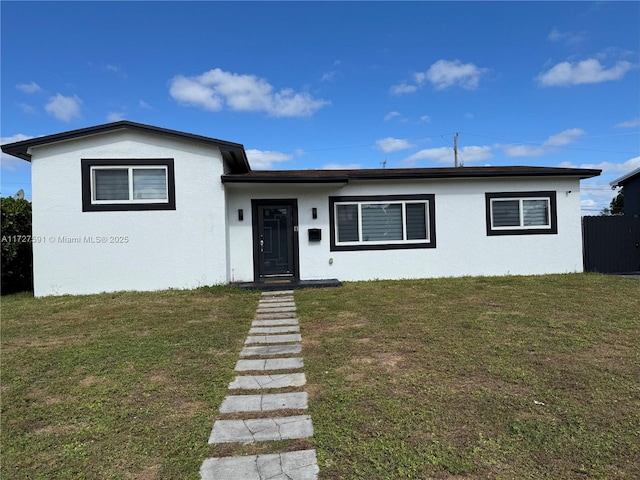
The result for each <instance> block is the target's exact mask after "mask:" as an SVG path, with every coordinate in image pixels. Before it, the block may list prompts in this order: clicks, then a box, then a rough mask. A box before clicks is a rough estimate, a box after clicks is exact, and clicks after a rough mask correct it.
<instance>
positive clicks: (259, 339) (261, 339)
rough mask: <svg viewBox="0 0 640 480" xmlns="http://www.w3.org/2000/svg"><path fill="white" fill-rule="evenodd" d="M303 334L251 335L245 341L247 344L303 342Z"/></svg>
mask: <svg viewBox="0 0 640 480" xmlns="http://www.w3.org/2000/svg"><path fill="white" fill-rule="evenodd" d="M301 341H302V336H301V335H300V334H299V333H291V334H284V335H249V336H248V337H247V339H246V340H245V341H244V344H245V345H249V344H251V343H292V342H298V343H299V342H301Z"/></svg>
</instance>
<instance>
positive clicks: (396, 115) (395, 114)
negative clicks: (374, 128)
mask: <svg viewBox="0 0 640 480" xmlns="http://www.w3.org/2000/svg"><path fill="white" fill-rule="evenodd" d="M394 118H398V119H401V118H402V114H401V113H400V112H395V111H394V112H389V113H387V114H386V115H385V116H384V121H385V122H388V121H389V120H393V119H394Z"/></svg>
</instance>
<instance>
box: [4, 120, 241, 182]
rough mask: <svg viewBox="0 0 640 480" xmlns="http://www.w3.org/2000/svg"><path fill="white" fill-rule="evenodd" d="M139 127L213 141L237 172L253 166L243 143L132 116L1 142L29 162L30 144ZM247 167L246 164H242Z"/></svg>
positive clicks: (157, 132)
mask: <svg viewBox="0 0 640 480" xmlns="http://www.w3.org/2000/svg"><path fill="white" fill-rule="evenodd" d="M125 129H129V130H138V131H143V132H148V133H154V134H157V135H162V136H165V137H167V136H168V137H175V138H180V139H183V140H188V141H192V142H198V143H205V144H208V145H214V146H216V147H218V148H220V150H222V151H223V152H230V153H234V155H232V156H233V157H234V158H235V160H236V162H237V165H235V166H233V169H234V170H237V171H238V173H245V172H249V171H250V170H251V167H250V166H249V161H248V160H247V155H246V153H245V150H244V146H243V145H242V144H240V143H233V142H227V141H225V140H218V139H216V138H210V137H205V136H202V135H196V134H193V133H185V132H180V131H178V130H170V129H168V128H160V127H154V126H152V125H146V124H143V123H136V122H131V121H129V120H121V121H118V122H112V123H105V124H103V125H96V126H93V127H86V128H80V129H77V130H70V131H68V132H62V133H56V134H53V135H45V136H42V137H35V138H30V139H29V140H22V141H20V142H14V143H8V144H6V145H2V151H3V152H4V153H6V154H9V155H13V156H14V157H18V158H21V159H23V160H26V161H27V162H30V161H31V154H29V153H28V150H29V148H31V147H37V146H40V145H48V144H51V143H56V142H64V141H68V140H74V139H76V138H81V137H87V136H90V135H97V134H101V133H107V132H112V131H116V130H125ZM243 167H244V168H243Z"/></svg>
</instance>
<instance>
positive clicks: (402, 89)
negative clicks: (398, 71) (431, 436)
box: [391, 83, 418, 95]
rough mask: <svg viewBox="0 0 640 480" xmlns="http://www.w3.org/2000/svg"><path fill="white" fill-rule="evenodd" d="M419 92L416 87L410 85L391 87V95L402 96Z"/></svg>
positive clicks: (402, 84)
mask: <svg viewBox="0 0 640 480" xmlns="http://www.w3.org/2000/svg"><path fill="white" fill-rule="evenodd" d="M416 90H418V87H417V86H416V85H409V84H407V83H400V84H398V85H393V86H392V87H391V93H392V94H393V95H402V94H403V93H413V92H415V91H416Z"/></svg>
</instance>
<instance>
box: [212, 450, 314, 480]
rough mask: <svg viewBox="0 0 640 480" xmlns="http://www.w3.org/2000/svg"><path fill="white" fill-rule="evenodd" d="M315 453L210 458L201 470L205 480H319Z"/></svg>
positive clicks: (305, 451) (302, 451) (312, 451)
mask: <svg viewBox="0 0 640 480" xmlns="http://www.w3.org/2000/svg"><path fill="white" fill-rule="evenodd" d="M319 471H320V469H319V468H318V460H317V458H316V451H315V450H299V451H297V452H284V453H269V454H265V455H248V456H244V457H223V458H207V459H206V460H205V461H204V462H203V463H202V466H201V467H200V478H201V479H202V480H220V479H223V480H265V479H273V480H316V479H317V478H318V473H319Z"/></svg>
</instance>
